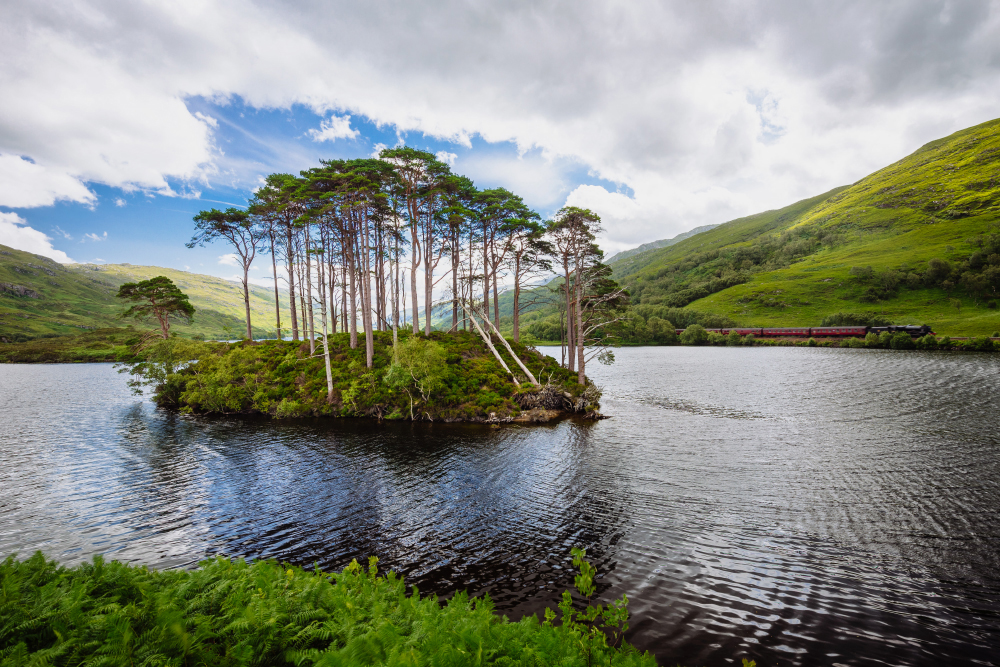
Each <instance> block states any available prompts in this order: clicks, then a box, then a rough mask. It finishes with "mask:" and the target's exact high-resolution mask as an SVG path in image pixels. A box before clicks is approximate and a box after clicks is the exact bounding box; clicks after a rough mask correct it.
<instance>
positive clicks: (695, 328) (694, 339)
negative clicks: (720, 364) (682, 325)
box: [681, 324, 708, 345]
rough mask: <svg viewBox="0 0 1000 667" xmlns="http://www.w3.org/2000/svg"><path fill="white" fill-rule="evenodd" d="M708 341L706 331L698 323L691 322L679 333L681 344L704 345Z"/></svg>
mask: <svg viewBox="0 0 1000 667" xmlns="http://www.w3.org/2000/svg"><path fill="white" fill-rule="evenodd" d="M706 342H708V332H707V331H705V327H703V326H701V325H700V324H692V325H691V326H689V327H688V328H687V329H685V330H684V333H682V334H681V345H704V344H705V343H706Z"/></svg>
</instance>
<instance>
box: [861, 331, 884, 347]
mask: <svg viewBox="0 0 1000 667" xmlns="http://www.w3.org/2000/svg"><path fill="white" fill-rule="evenodd" d="M881 345H882V343H881V341H879V338H878V334H877V333H875V332H873V331H869V332H868V333H867V334H865V347H881Z"/></svg>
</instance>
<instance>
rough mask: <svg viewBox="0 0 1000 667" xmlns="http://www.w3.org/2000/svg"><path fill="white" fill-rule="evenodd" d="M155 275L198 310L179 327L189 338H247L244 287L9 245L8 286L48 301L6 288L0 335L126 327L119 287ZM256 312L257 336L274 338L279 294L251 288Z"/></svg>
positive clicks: (4, 256) (0, 254) (1, 252)
mask: <svg viewBox="0 0 1000 667" xmlns="http://www.w3.org/2000/svg"><path fill="white" fill-rule="evenodd" d="M154 276H167V277H168V278H170V279H171V280H173V281H174V282H175V283H176V284H177V285H178V286H179V287H180V288H181V290H182V291H183V292H185V293H186V294H187V295H188V296H189V297H190V298H191V303H192V304H194V307H195V308H196V309H197V312H196V313H195V319H194V323H193V324H191V325H186V324H183V323H177V324H176V325H174V326H175V327H176V328H177V331H178V332H179V333H180V334H181V335H185V336H189V335H193V334H203V335H205V336H208V337H210V338H219V337H229V336H230V334H229V333H227V332H232V333H231V337H238V336H239V335H240V332H241V331H242V330H243V327H244V324H243V293H242V289H241V288H240V286H239V285H238V284H237V283H234V282H230V281H228V280H223V279H221V278H215V277H213V276H204V275H198V274H194V273H187V272H185V271H177V270H175V269H166V268H161V267H155V266H132V265H129V264H104V265H96V264H70V265H62V264H59V263H57V262H54V261H52V260H50V259H48V258H46V257H41V256H40V255H34V254H31V253H27V252H23V251H20V250H15V249H13V248H8V247H6V246H0V283H6V284H12V285H18V286H21V287H25V288H27V289H30V290H32V291H33V292H34V293H36V294H38V295H40V296H41V298H30V297H27V296H18V295H16V294H12V293H11V292H10V290H7V291H3V290H0V335H5V334H6V335H10V334H16V333H22V334H27V335H29V336H38V335H41V334H63V335H65V334H70V333H73V332H79V330H80V329H81V328H88V327H114V326H121V320H118V319H116V315H117V314H118V313H119V312H121V311H122V304H121V302H119V301H118V300H117V299H116V298H115V293H116V292H117V291H118V287H119V286H120V285H122V284H123V283H126V282H134V281H138V280H146V279H148V278H152V277H154ZM282 297H283V298H282V311H283V317H285V318H287V316H288V302H287V294H286V293H282ZM250 311H251V313H250V314H251V321H252V322H254V323H255V325H254V331H255V335H273V332H274V291H273V289H268V288H265V287H256V286H255V287H251V293H250ZM286 324H287V322H286Z"/></svg>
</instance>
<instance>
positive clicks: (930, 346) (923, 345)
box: [917, 334, 938, 350]
mask: <svg viewBox="0 0 1000 667" xmlns="http://www.w3.org/2000/svg"><path fill="white" fill-rule="evenodd" d="M937 348H938V342H937V338H935V337H934V336H932V335H930V334H927V335H926V336H924V337H923V338H919V339H917V349H918V350H936V349H937Z"/></svg>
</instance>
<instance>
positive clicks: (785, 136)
mask: <svg viewBox="0 0 1000 667" xmlns="http://www.w3.org/2000/svg"><path fill="white" fill-rule="evenodd" d="M945 15H947V16H945ZM945 18H946V19H947V20H944V19H945ZM330 35H337V39H330ZM302 63H308V67H303V66H302ZM998 88H1000V8H998V5H997V2H996V1H993V2H990V1H989V0H967V1H966V2H962V3H951V4H948V5H947V7H946V10H942V8H941V5H940V4H939V3H936V2H929V1H928V2H911V3H889V4H879V3H874V4H873V3H870V2H865V1H864V0H845V1H844V2H838V3H802V2H800V1H799V0H772V1H769V2H763V1H760V0H758V1H755V0H748V1H747V2H733V1H731V0H708V1H706V2H697V3H691V2H685V1H683V0H674V1H666V2H661V3H644V2H637V3H610V4H609V3H604V2H589V1H587V0H581V2H578V3H575V4H574V6H573V11H572V12H567V11H566V8H565V5H564V4H561V3H556V2H546V1H544V0H543V1H540V2H537V3H529V4H516V3H515V4H508V5H505V6H503V7H493V6H487V5H482V4H476V3H472V4H470V3H465V2H461V1H459V0H442V2H439V3H434V4H430V3H426V2H423V3H421V2H397V3H395V4H391V5H390V6H388V7H386V6H385V5H372V4H371V3H367V4H366V3H346V2H339V3H334V4H333V5H331V4H330V3H327V2H322V3H321V2H318V0H312V1H311V2H310V1H308V0H305V1H303V2H297V3H280V2H275V3H258V4H252V3H243V4H239V5H238V6H237V5H234V4H232V3H226V2H221V1H218V2H215V1H211V0H206V1H205V2H199V3H166V2H159V3H157V2H152V3H144V4H138V5H137V4H135V3H130V2H125V1H124V0H83V1H81V2H79V3H75V4H69V5H67V4H65V3H58V2H55V1H54V0H36V1H35V2H29V3H15V2H8V3H2V4H0V90H3V91H4V94H3V96H2V97H0V154H2V155H0V205H8V206H42V205H48V204H51V203H53V202H55V201H60V200H64V201H76V202H81V203H85V204H86V203H90V204H92V203H93V202H94V201H95V196H94V194H93V193H92V192H91V191H90V190H89V189H88V187H87V185H86V184H87V183H89V182H95V183H105V184H108V185H112V186H120V187H130V188H138V189H144V190H147V191H150V190H152V191H156V192H163V193H171V194H172V193H173V191H172V190H171V189H170V186H169V182H174V181H181V182H183V183H184V184H185V185H184V186H182V187H187V188H191V187H192V185H191V184H193V183H198V182H199V181H200V180H203V179H209V178H213V177H214V176H215V171H214V170H216V169H217V168H218V167H217V163H218V162H220V160H222V159H223V158H221V157H220V152H219V150H218V149H217V148H216V147H215V146H214V145H213V137H212V131H213V130H214V129H215V128H216V127H218V125H219V121H218V120H216V119H215V118H212V117H210V116H207V115H205V114H202V113H192V112H191V111H190V110H189V109H188V107H187V106H186V104H185V100H186V99H189V98H191V97H194V96H200V97H202V98H206V99H209V100H213V101H215V102H218V103H223V104H224V103H226V102H227V101H229V100H230V99H232V98H233V96H237V95H238V96H240V97H241V98H242V100H243V102H245V103H246V104H248V105H249V106H250V107H256V108H289V107H290V106H291V105H293V104H304V105H306V106H308V107H309V108H311V109H313V110H315V111H316V112H318V113H322V114H329V113H331V112H332V111H333V110H337V113H338V114H342V115H333V116H330V117H329V118H327V119H326V120H324V121H322V123H321V125H320V127H319V129H316V130H314V131H313V132H312V133H311V134H310V136H312V137H313V138H314V139H315V140H317V141H326V140H336V139H341V138H350V137H356V136H358V135H357V130H353V129H351V127H350V118H351V116H349V115H347V114H348V113H349V114H351V115H353V116H355V117H358V116H364V117H367V118H369V119H371V120H372V121H373V122H375V123H376V124H377V125H380V126H386V125H388V126H389V127H390V128H391V129H394V130H395V131H396V132H397V136H398V137H399V138H400V139H402V138H403V137H405V136H406V134H407V133H410V132H425V133H427V134H429V135H432V136H435V137H439V138H442V139H447V140H450V141H454V142H456V143H458V144H462V145H465V146H469V145H471V142H470V137H471V136H472V135H473V134H478V135H479V136H481V137H482V138H483V139H485V140H486V141H489V142H502V141H512V142H514V143H515V144H516V145H517V146H518V148H519V150H520V151H521V153H522V159H521V160H516V159H506V158H504V159H500V158H495V157H491V156H489V155H487V156H480V157H478V158H476V152H475V151H474V152H472V153H471V154H470V155H469V156H468V157H466V156H464V155H463V158H462V171H463V172H465V173H467V174H468V175H469V176H471V177H473V178H474V179H477V180H479V179H486V180H490V181H492V182H496V183H502V184H503V185H505V186H506V187H509V188H510V189H512V190H514V191H515V192H517V193H518V194H522V195H523V196H524V197H525V199H527V200H529V201H530V202H532V203H533V205H536V206H539V207H543V206H544V207H552V208H556V207H558V206H559V205H561V204H562V203H564V202H565V201H567V199H566V198H567V197H571V198H572V200H573V201H590V202H591V204H592V205H593V206H594V207H595V208H597V209H600V210H602V211H604V212H603V213H602V215H603V216H604V217H605V223H606V227H607V235H606V241H607V243H608V244H612V245H613V244H619V245H627V244H632V245H634V244H636V243H640V242H643V241H648V240H652V239H654V238H664V237H668V236H672V235H674V234H676V233H678V232H680V231H684V230H686V229H690V228H691V227H694V226H696V225H700V224H705V223H709V222H721V221H724V220H726V219H729V218H732V217H737V216H739V215H744V214H748V213H753V212H756V211H760V210H764V209H767V208H774V207H777V206H781V205H784V204H788V203H790V202H792V201H794V200H796V199H799V198H803V197H806V196H811V195H814V194H817V193H819V192H823V191H825V190H827V189H830V188H832V187H834V186H836V185H841V184H844V183H850V182H853V181H855V180H857V179H858V178H859V177H861V176H864V175H865V174H867V173H868V172H870V171H872V170H873V169H875V168H878V167H880V166H883V165H885V164H887V163H889V162H891V161H893V160H895V159H898V158H900V157H902V156H903V155H905V154H906V153H909V152H911V151H912V150H914V149H916V148H917V147H919V146H920V145H921V144H922V143H924V142H926V141H928V140H931V139H935V138H938V137H941V136H944V135H946V134H948V133H950V132H953V131H955V130H958V129H961V128H963V127H968V126H970V125H973V124H975V123H978V122H982V121H985V120H988V119H991V118H994V117H997V116H1000V103H998V102H997V97H996V90H997V89H998ZM22 156H23V157H22ZM25 157H26V158H30V161H29V160H27V159H24V158H25ZM474 158H475V159H474ZM303 166H307V165H303ZM581 166H582V168H583V169H584V170H587V171H589V172H591V173H592V174H593V175H594V176H597V177H600V178H601V179H603V180H604V181H606V182H611V183H616V184H622V185H624V186H627V190H628V191H629V193H630V196H629V197H628V199H630V200H631V202H632V203H631V204H629V203H627V202H625V201H624V200H622V199H620V198H618V197H615V196H606V195H602V194H601V193H598V192H596V191H593V190H588V189H586V188H584V189H579V188H576V189H575V186H576V185H577V184H578V183H579V180H574V179H573V173H574V170H579V169H580V168H581ZM477 175H478V177H477ZM179 189H180V188H179ZM571 193H572V194H571ZM615 194H616V193H611V192H609V193H608V195H615ZM624 196H625V195H621V197H624Z"/></svg>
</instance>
